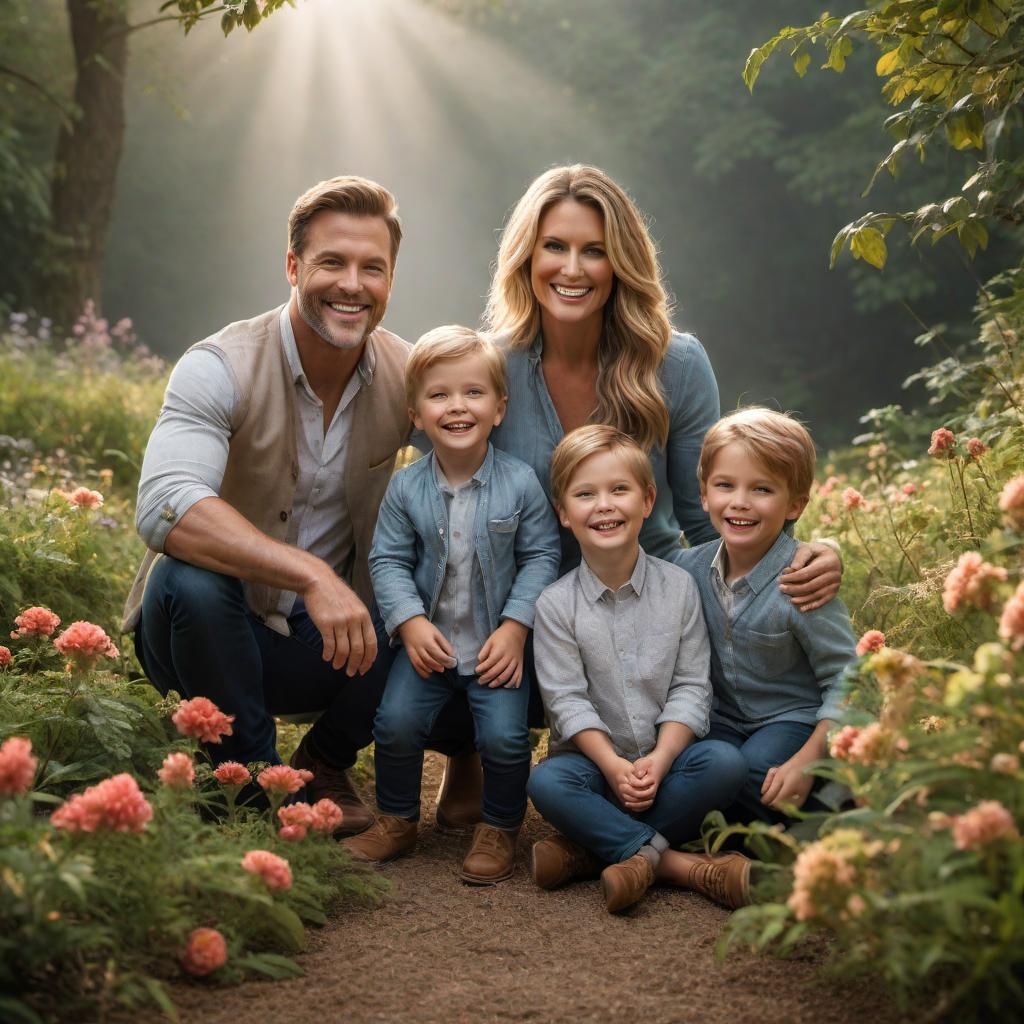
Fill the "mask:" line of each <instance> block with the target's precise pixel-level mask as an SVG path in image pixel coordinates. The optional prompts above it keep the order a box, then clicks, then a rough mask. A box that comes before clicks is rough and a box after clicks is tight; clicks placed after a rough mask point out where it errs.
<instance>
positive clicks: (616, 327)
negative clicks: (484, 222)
mask: <svg viewBox="0 0 1024 1024" xmlns="http://www.w3.org/2000/svg"><path fill="white" fill-rule="evenodd" d="M563 199H573V200H575V201H576V202H578V203H586V204H588V205H589V206H592V207H594V208H595V209H596V210H597V211H598V212H599V213H600V214H601V217H602V220H603V221H604V236H605V247H606V249H607V251H608V259H609V261H610V262H611V265H612V270H613V271H614V273H615V284H614V287H613V288H612V293H611V295H610V296H609V298H608V302H607V304H606V305H605V309H604V312H605V327H604V332H603V334H602V337H601V344H600V347H599V348H598V355H597V359H598V364H597V365H598V369H597V408H596V409H595V410H594V422H597V423H607V424H610V425H611V426H613V427H616V428H618V429H619V430H621V431H622V432H623V433H624V434H626V435H628V436H629V437H632V438H633V439H634V440H635V441H636V442H637V443H638V444H639V445H641V447H642V448H643V449H644V450H645V451H650V449H651V448H654V447H655V446H659V445H660V446H664V445H665V442H666V440H667V438H668V408H667V406H666V405H665V398H664V396H663V395H662V392H661V387H660V385H659V382H658V367H659V366H660V365H661V361H662V360H663V359H664V358H665V353H666V352H667V351H668V343H669V337H670V335H671V333H672V325H671V323H670V322H669V316H668V300H667V298H666V295H665V289H664V287H663V286H662V283H661V273H660V270H659V268H658V256H657V251H656V250H655V247H654V242H653V241H652V240H651V236H650V233H649V232H648V230H647V225H646V224H645V223H644V219H643V217H642V216H641V215H640V211H639V210H638V209H637V208H636V205H635V204H634V203H633V200H632V199H630V197H629V196H628V195H627V194H626V193H625V192H624V191H623V189H622V188H620V186H618V185H617V184H616V183H615V182H614V181H612V179H611V178H609V177H608V175H607V174H605V173H604V171H601V170H599V169H598V168H596V167H588V166H587V165H585V164H573V165H572V166H570V167H554V168H552V169H551V170H550V171H546V172H545V173H544V174H542V175H540V177H539V178H537V179H536V180H535V181H534V182H533V184H532V185H530V187H529V188H528V189H527V190H526V193H525V194H524V195H523V197H522V199H520V200H519V202H518V203H517V204H516V206H515V209H514V210H513V211H512V214H511V216H510V217H509V219H508V222H507V223H506V225H505V229H504V231H503V232H502V235H501V245H500V246H499V248H498V260H497V265H496V267H495V271H494V279H493V280H492V282H491V290H490V294H489V296H488V299H487V309H486V312H485V313H484V320H485V323H486V324H487V327H488V329H489V330H490V331H492V332H493V333H494V334H495V335H497V336H500V337H502V338H504V339H506V341H507V343H508V344H509V345H510V346H511V347H513V348H525V347H527V346H529V345H530V344H532V342H533V340H534V338H536V336H537V333H538V332H539V330H540V308H539V306H538V303H537V300H536V298H535V297H534V294H533V287H532V285H531V283H530V258H531V256H532V254H533V247H534V245H535V244H536V241H537V232H538V230H539V226H540V222H541V219H542V218H543V216H544V214H545V213H547V211H548V210H549V209H551V207H552V206H554V205H555V204H556V203H559V202H561V201H562V200H563Z"/></svg>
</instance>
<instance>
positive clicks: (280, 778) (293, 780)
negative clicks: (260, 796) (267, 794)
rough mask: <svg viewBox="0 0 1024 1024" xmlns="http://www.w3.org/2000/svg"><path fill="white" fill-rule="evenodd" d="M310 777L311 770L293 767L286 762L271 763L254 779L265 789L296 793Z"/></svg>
mask: <svg viewBox="0 0 1024 1024" xmlns="http://www.w3.org/2000/svg"><path fill="white" fill-rule="evenodd" d="M306 776H308V778H307V777H306ZM312 778H313V774H312V772H308V771H306V770H305V769H301V770H300V769H295V768H292V767H291V766H290V765H287V764H272V765H271V766H270V767H269V768H264V769H263V771H261V772H260V773H259V775H257V776H256V781H257V782H258V783H259V784H260V785H261V786H262V787H263V788H264V789H266V790H270V791H271V792H273V793H280V794H282V795H285V794H290V793H298V791H299V790H300V789H302V787H303V786H304V785H305V784H306V783H307V782H308V781H310V779H312Z"/></svg>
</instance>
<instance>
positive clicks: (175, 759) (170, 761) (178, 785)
mask: <svg viewBox="0 0 1024 1024" xmlns="http://www.w3.org/2000/svg"><path fill="white" fill-rule="evenodd" d="M157 775H158V776H159V778H160V781H161V782H162V783H163V784H164V785H165V786H167V787H168V788H170V789H191V788H192V783H193V781H194V780H195V777H196V773H195V769H194V768H193V766H192V758H191V757H189V756H188V754H183V753H182V752H181V751H180V750H179V751H176V752H175V753H173V754H168V755H167V756H166V757H165V758H164V764H163V767H162V768H161V769H160V771H158V772H157Z"/></svg>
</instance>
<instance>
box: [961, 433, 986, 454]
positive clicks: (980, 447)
mask: <svg viewBox="0 0 1024 1024" xmlns="http://www.w3.org/2000/svg"><path fill="white" fill-rule="evenodd" d="M964 447H965V448H966V449H967V454H968V455H970V457H971V458H972V459H980V458H981V457H982V455H984V454H985V452H987V451H988V445H987V444H985V442H984V441H982V439H981V438H980V437H970V438H968V439H967V441H966V443H965V444H964Z"/></svg>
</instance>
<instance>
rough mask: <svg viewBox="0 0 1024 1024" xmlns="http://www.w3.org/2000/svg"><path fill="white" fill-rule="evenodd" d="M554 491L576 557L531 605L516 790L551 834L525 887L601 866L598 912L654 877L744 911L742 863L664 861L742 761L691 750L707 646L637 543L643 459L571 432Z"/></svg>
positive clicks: (745, 871) (600, 432)
mask: <svg viewBox="0 0 1024 1024" xmlns="http://www.w3.org/2000/svg"><path fill="white" fill-rule="evenodd" d="M551 492H552V497H553V498H554V501H555V505H556V510H557V512H558V516H559V518H560V520H561V522H562V525H563V526H565V527H567V528H568V529H570V530H572V533H573V536H575V538H576V540H577V541H578V542H579V545H580V549H581V551H582V555H583V561H582V563H581V564H580V566H579V567H578V568H577V569H574V570H573V571H572V572H570V573H568V574H567V575H566V576H563V577H562V579H560V580H559V581H558V582H557V583H555V584H554V585H552V586H550V587H548V588H547V590H545V591H544V593H543V594H542V595H541V597H540V600H539V601H538V602H537V624H536V635H535V638H534V648H535V657H536V664H537V679H538V683H539V685H540V689H541V693H542V695H543V697H544V705H545V707H546V709H547V712H548V717H549V721H550V725H551V735H550V740H549V746H548V752H549V755H550V756H549V757H548V759H547V760H546V761H544V762H543V763H541V764H540V765H538V766H537V768H535V769H534V771H533V774H532V775H531V776H530V784H529V793H530V797H531V799H532V800H533V803H534V805H535V806H536V808H537V810H538V811H540V813H541V814H542V815H543V816H544V817H545V818H546V819H547V820H548V821H549V822H551V823H552V824H553V825H554V826H555V827H556V828H558V829H559V831H560V832H561V833H562V835H560V836H556V837H554V838H553V839H548V840H543V841H541V842H539V843H536V844H535V845H534V848H533V851H532V854H531V865H530V866H531V872H532V874H533V878H534V880H535V881H536V882H537V884H538V885H540V886H541V887H542V888H554V887H555V886H557V885H560V884H562V883H563V882H567V881H569V880H571V879H572V878H576V877H583V876H586V875H593V874H596V873H597V871H598V870H600V866H601V865H607V866H606V867H604V870H603V871H602V872H601V884H602V889H603V893H604V899H605V906H606V907H607V909H608V910H609V911H617V910H622V909H623V908H625V907H628V906H629V905H631V904H632V903H635V902H636V901H637V900H638V899H640V898H641V896H643V894H644V892H645V891H646V890H647V888H648V886H650V884H651V883H652V882H653V881H655V880H658V881H663V882H669V883H671V884H675V885H681V886H685V887H687V888H691V889H695V890H697V891H699V892H702V893H704V894H706V895H709V896H711V897H713V898H715V899H718V900H719V901H721V902H724V903H727V904H728V905H730V906H739V905H742V904H743V903H746V902H748V901H749V893H748V878H749V869H750V862H749V861H748V860H747V859H746V858H745V857H743V856H742V855H740V854H727V855H725V856H723V857H714V858H711V857H705V856H698V855H695V854H684V853H680V852H678V851H675V850H671V849H669V847H670V845H672V844H678V843H681V842H684V841H686V840H690V839H693V838H694V837H695V836H696V835H697V834H698V831H699V829H700V824H701V821H702V820H703V818H704V815H705V814H706V813H707V812H708V811H710V810H712V809H713V808H716V807H725V806H728V805H729V804H731V803H732V802H733V799H734V797H735V795H736V793H737V792H738V791H739V788H740V787H741V786H742V784H743V782H744V780H745V778H746V765H745V762H744V761H743V758H742V757H741V756H739V755H738V753H737V751H736V750H735V749H734V748H733V747H732V746H730V745H729V744H728V743H722V742H717V741H710V742H700V743H695V742H694V740H695V739H697V738H698V737H701V736H703V735H704V734H705V733H706V732H707V730H708V715H709V711H710V707H711V684H710V682H709V680H708V662H709V655H710V649H709V646H708V637H707V631H706V629H705V627H704V619H703V616H702V614H701V608H700V598H699V595H698V593H697V587H696V585H695V584H694V581H693V579H692V578H691V577H690V576H689V575H688V574H687V573H686V572H685V571H683V570H682V569H680V568H678V567H677V566H675V565H671V564H670V563H668V562H664V561H661V560H660V559H657V558H652V557H649V556H648V555H646V554H645V553H644V552H643V550H642V549H641V547H640V544H639V542H638V540H637V537H638V535H639V533H640V527H641V526H642V524H643V521H644V519H646V518H647V516H649V515H650V513H651V508H652V507H653V504H654V497H655V490H654V478H653V475H652V472H651V464H650V460H649V459H648V458H647V456H646V455H645V454H644V453H643V451H642V450H641V449H640V448H639V447H638V446H637V445H636V444H635V443H634V442H633V441H632V440H630V439H629V438H628V437H626V436H625V435H624V434H621V433H620V432H619V431H617V430H615V429H614V428H613V427H608V426H587V427H581V428H579V429H578V430H574V431H573V432H572V433H571V434H569V435H567V436H566V437H565V438H563V439H562V441H561V443H560V444H559V445H558V447H557V448H556V449H555V451H554V454H553V456H552V460H551Z"/></svg>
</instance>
